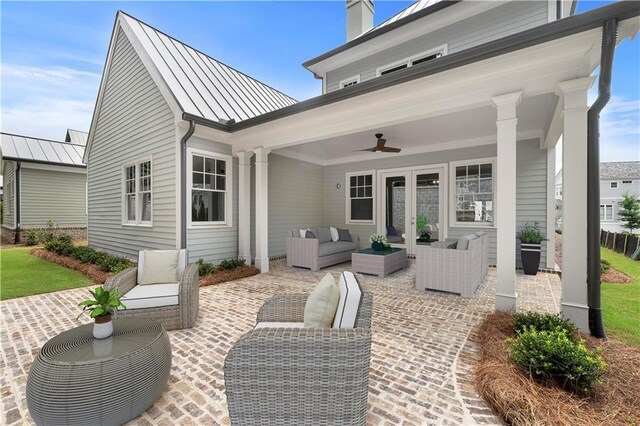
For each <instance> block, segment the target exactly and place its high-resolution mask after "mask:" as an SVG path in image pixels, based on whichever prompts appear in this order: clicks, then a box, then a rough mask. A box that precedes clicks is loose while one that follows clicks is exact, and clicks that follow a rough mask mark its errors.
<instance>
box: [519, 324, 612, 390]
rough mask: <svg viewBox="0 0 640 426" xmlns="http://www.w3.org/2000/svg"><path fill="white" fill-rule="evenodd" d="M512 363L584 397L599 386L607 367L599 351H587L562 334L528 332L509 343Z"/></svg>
mask: <svg viewBox="0 0 640 426" xmlns="http://www.w3.org/2000/svg"><path fill="white" fill-rule="evenodd" d="M508 343H509V345H510V346H511V348H510V357H511V359H512V360H513V361H514V362H515V363H516V364H518V365H520V366H521V367H523V368H524V369H525V370H526V371H527V372H528V373H529V375H531V376H532V377H535V378H539V379H546V380H552V381H553V382H555V383H557V384H558V385H559V386H561V387H562V388H564V389H566V390H569V391H571V392H577V393H587V392H589V391H590V390H591V389H592V387H593V385H594V384H596V383H601V382H602V375H603V373H604V372H605V370H606V364H605V362H604V361H603V360H602V356H601V355H600V350H596V351H590V350H589V349H587V347H586V346H585V344H584V341H574V340H572V339H571V338H570V337H569V336H568V335H567V333H566V331H565V330H561V329H556V330H542V331H539V330H536V329H535V328H533V327H532V328H529V329H528V330H526V331H524V332H522V333H520V334H518V335H517V337H516V338H514V339H509V340H508Z"/></svg>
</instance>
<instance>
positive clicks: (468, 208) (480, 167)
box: [451, 159, 495, 226]
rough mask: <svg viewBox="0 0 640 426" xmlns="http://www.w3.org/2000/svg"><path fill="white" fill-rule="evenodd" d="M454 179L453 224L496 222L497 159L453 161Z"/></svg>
mask: <svg viewBox="0 0 640 426" xmlns="http://www.w3.org/2000/svg"><path fill="white" fill-rule="evenodd" d="M451 174H452V178H451V181H452V182H453V185H452V186H453V188H452V190H453V197H452V204H453V206H452V208H451V212H452V216H453V217H452V223H454V224H455V225H463V226H464V225H474V226H477V225H485V226H490V225H493V221H494V212H495V203H494V192H495V191H494V183H495V161H494V160H493V159H486V160H475V161H466V162H455V163H451Z"/></svg>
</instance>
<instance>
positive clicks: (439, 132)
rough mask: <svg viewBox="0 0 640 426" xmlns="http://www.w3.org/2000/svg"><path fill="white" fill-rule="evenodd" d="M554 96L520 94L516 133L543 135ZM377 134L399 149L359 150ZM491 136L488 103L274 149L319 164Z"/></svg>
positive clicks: (453, 145)
mask: <svg viewBox="0 0 640 426" xmlns="http://www.w3.org/2000/svg"><path fill="white" fill-rule="evenodd" d="M556 101H557V97H556V96H555V95H554V94H549V93H548V94H544V95H538V96H532V97H526V98H523V100H522V102H521V103H520V105H519V106H518V138H519V139H530V138H539V137H541V136H542V135H544V134H546V131H547V129H548V127H549V122H550V119H551V116H552V114H553V110H554V108H555V104H556ZM376 133H383V134H384V138H385V139H387V145H389V146H393V147H396V148H401V149H402V152H401V153H399V154H380V153H371V152H362V151H358V150H361V149H365V148H370V147H372V146H373V145H375V142H376V138H375V136H374V134H376ZM495 135H496V110H495V108H493V107H492V106H482V107H478V108H473V109H468V110H465V111H457V112H453V113H449V114H446V115H439V116H435V117H429V118H426V119H422V120H416V121H411V122H407V123H402V124H395V125H386V126H384V125H383V126H380V127H372V128H371V129H368V130H365V131H359V132H355V133H352V134H348V135H342V136H337V137H334V138H329V139H323V140H319V141H314V142H308V143H304V144H300V145H295V146H289V147H286V148H281V149H276V150H274V151H273V153H275V154H282V155H285V156H290V157H294V158H299V159H303V160H307V161H312V162H316V163H319V164H332V163H342V162H350V161H361V160H366V159H373V158H375V159H378V158H380V157H381V156H383V155H386V156H398V155H410V154H415V153H419V152H428V151H441V150H447V149H456V148H463V147H467V146H475V145H485V144H492V143H495Z"/></svg>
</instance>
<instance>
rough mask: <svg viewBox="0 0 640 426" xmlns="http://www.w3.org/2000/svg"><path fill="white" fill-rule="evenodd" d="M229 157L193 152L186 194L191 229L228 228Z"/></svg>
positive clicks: (229, 201)
mask: <svg viewBox="0 0 640 426" xmlns="http://www.w3.org/2000/svg"><path fill="white" fill-rule="evenodd" d="M231 164H232V162H231V157H229V156H227V155H222V154H216V153H211V152H205V151H199V150H195V149H192V150H190V155H189V165H188V166H189V192H190V199H191V206H190V208H191V211H190V213H189V222H190V225H191V226H192V227H198V226H230V225H231V212H232V210H231V208H232V206H231V188H232V186H231Z"/></svg>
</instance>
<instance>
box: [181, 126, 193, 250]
mask: <svg viewBox="0 0 640 426" xmlns="http://www.w3.org/2000/svg"><path fill="white" fill-rule="evenodd" d="M183 118H184V114H183ZM195 130H196V120H195V119H189V129H188V130H187V133H185V134H184V136H183V137H182V139H180V170H181V171H180V193H181V194H182V197H181V201H182V206H181V207H180V230H181V232H180V248H181V249H186V248H187V202H188V201H189V200H188V199H187V141H188V140H189V138H190V137H191V136H192V135H193V132H194V131H195Z"/></svg>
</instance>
